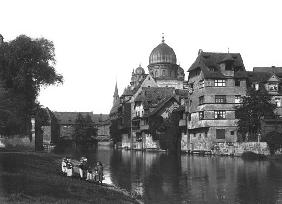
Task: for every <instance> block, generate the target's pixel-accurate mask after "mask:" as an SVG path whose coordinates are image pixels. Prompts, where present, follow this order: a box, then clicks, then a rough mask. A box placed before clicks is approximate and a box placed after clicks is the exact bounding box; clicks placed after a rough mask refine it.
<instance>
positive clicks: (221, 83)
mask: <svg viewBox="0 0 282 204" xmlns="http://www.w3.org/2000/svg"><path fill="white" fill-rule="evenodd" d="M225 85H226V83H225V79H216V80H214V86H225Z"/></svg>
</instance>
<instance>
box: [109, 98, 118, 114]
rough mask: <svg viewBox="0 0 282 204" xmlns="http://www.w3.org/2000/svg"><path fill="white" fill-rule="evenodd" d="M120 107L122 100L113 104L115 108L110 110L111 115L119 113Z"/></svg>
mask: <svg viewBox="0 0 282 204" xmlns="http://www.w3.org/2000/svg"><path fill="white" fill-rule="evenodd" d="M119 106H120V99H118V100H116V101H115V103H114V104H113V107H112V108H111V110H110V114H113V113H116V112H118V108H119Z"/></svg>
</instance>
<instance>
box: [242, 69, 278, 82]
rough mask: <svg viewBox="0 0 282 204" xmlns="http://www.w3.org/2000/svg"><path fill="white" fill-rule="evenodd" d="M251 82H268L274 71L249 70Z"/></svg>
mask: <svg viewBox="0 0 282 204" xmlns="http://www.w3.org/2000/svg"><path fill="white" fill-rule="evenodd" d="M247 73H248V79H249V80H250V82H266V81H267V80H268V79H269V78H270V77H271V75H272V74H273V73H270V72H257V71H256V72H251V71H249V72H247Z"/></svg>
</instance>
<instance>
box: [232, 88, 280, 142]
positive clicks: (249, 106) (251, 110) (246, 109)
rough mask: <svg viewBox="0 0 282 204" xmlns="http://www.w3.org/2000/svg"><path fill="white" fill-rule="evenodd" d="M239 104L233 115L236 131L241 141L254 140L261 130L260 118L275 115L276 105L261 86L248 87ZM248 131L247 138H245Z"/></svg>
mask: <svg viewBox="0 0 282 204" xmlns="http://www.w3.org/2000/svg"><path fill="white" fill-rule="evenodd" d="M242 100H243V103H242V105H241V106H238V107H236V110H235V115H236V118H237V119H238V122H237V124H238V127H239V129H238V131H239V133H241V135H244V136H242V138H241V140H243V141H255V140H257V135H258V133H259V132H260V131H261V120H262V119H263V118H265V117H270V118H273V117H275V113H274V110H275V108H276V105H275V104H273V103H272V102H271V96H270V95H269V94H268V93H267V91H266V90H265V89H263V88H261V89H259V90H254V89H253V88H251V89H249V90H248V92H247V96H245V97H243V98H242ZM247 133H248V135H249V138H246V136H245V135H246V134H247Z"/></svg>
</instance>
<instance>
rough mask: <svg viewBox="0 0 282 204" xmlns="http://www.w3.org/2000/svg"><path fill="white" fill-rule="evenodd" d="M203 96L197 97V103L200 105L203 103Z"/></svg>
mask: <svg viewBox="0 0 282 204" xmlns="http://www.w3.org/2000/svg"><path fill="white" fill-rule="evenodd" d="M204 100H205V99H204V96H200V97H199V105H202V104H204Z"/></svg>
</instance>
